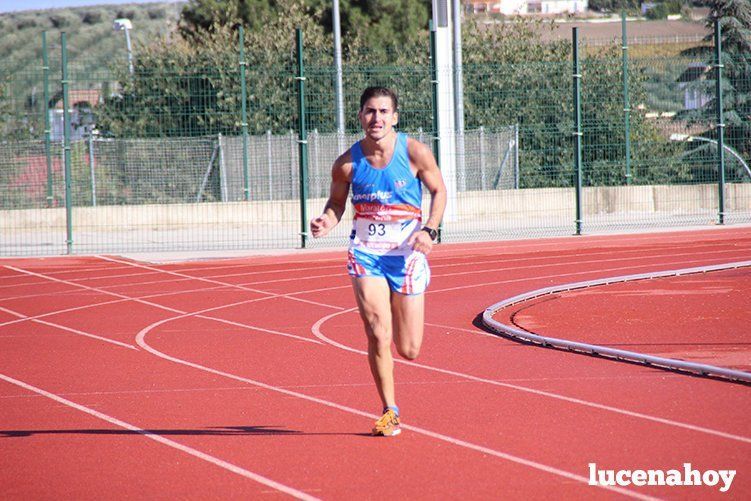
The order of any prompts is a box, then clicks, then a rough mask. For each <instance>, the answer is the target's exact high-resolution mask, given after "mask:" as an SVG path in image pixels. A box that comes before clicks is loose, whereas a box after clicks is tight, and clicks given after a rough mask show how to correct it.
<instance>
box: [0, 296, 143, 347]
mask: <svg viewBox="0 0 751 501" xmlns="http://www.w3.org/2000/svg"><path fill="white" fill-rule="evenodd" d="M0 311H4V312H5V313H9V314H11V315H14V316H17V317H20V320H28V321H30V322H35V323H38V324H42V325H47V326H49V327H54V328H57V329H62V330H65V331H68V332H72V333H73V334H76V335H78V336H85V337H90V338H92V339H97V340H99V341H104V342H105V343H110V344H114V345H117V346H122V347H124V348H129V349H131V350H136V351H138V348H136V347H135V346H133V345H132V344H127V343H121V342H120V341H115V340H114V339H108V338H106V337H102V336H97V335H96V334H91V333H88V332H83V331H79V330H77V329H73V328H71V327H65V326H64V325H58V324H53V323H52V322H47V321H45V320H40V319H38V318H30V317H27V316H26V315H24V314H23V313H18V312H17V311H13V310H9V309H8V308H3V307H0Z"/></svg>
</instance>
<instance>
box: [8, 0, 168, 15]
mask: <svg viewBox="0 0 751 501" xmlns="http://www.w3.org/2000/svg"><path fill="white" fill-rule="evenodd" d="M160 1H164V2H167V1H169V2H173V0H0V12H16V11H20V10H40V9H57V8H63V7H83V6H86V5H121V4H124V3H154V2H160Z"/></svg>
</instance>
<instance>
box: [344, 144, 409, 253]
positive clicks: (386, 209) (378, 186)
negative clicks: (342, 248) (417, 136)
mask: <svg viewBox="0 0 751 501" xmlns="http://www.w3.org/2000/svg"><path fill="white" fill-rule="evenodd" d="M350 154H351V155H352V187H351V193H352V196H351V200H352V206H353V207H354V210H355V216H354V221H353V228H352V235H351V236H350V246H351V247H356V248H359V249H361V250H363V251H366V252H370V253H373V254H401V255H404V254H409V253H410V252H412V249H411V247H410V246H408V245H407V244H406V241H407V239H408V238H409V236H410V235H411V234H412V233H414V232H415V231H418V230H419V229H420V222H421V221H422V209H421V206H422V184H421V183H420V180H419V179H418V178H417V177H415V175H414V174H413V173H412V169H411V168H410V165H409V153H408V151H407V136H406V135H405V134H402V133H397V137H396V144H395V146H394V154H393V156H392V157H391V160H390V161H389V163H388V165H386V167H383V168H376V167H373V166H372V165H370V162H368V160H367V159H366V158H365V155H364V154H363V151H362V147H361V146H360V142H359V141H358V142H357V143H355V144H354V145H352V148H350Z"/></svg>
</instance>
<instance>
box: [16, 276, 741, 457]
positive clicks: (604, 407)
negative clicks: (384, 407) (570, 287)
mask: <svg viewBox="0 0 751 501" xmlns="http://www.w3.org/2000/svg"><path fill="white" fill-rule="evenodd" d="M125 264H128V263H127V262H125ZM627 268H628V269H633V267H627ZM617 269H620V268H617ZM21 271H23V270H21ZM604 271H612V269H609V270H598V272H604ZM585 273H592V272H590V271H588V272H581V273H569V274H565V275H579V274H585ZM40 276H43V275H40ZM559 276H561V275H552V276H551V277H559ZM537 278H538V279H539V278H541V277H537ZM521 280H527V281H528V280H530V279H515V280H509V281H504V282H516V281H521ZM497 283H503V282H492V283H491V284H493V285H494V284H497ZM73 284H74V285H78V284H75V283H73ZM221 285H231V284H221ZM481 285H488V284H477V285H476V286H481ZM81 287H85V288H88V289H92V290H97V291H98V289H95V288H92V287H88V286H81ZM349 287H350V286H342V287H336V288H349ZM453 289H454V288H451V289H439V290H434V291H430V292H433V293H435V292H442V291H445V290H453ZM323 290H326V289H323ZM100 292H103V293H105V294H113V295H115V293H111V292H108V291H100ZM309 292H313V291H303V292H298V293H295V294H302V293H309ZM117 295H118V296H122V295H119V294H117ZM125 297H127V296H125ZM274 297H277V296H274ZM278 297H288V295H280V296H278ZM265 299H271V297H267V298H260V299H255V300H248V301H242V302H239V303H234V304H232V305H222V306H217V307H213V308H209V309H206V310H202V311H199V312H193V313H182V312H181V314H180V315H179V316H177V317H172V318H170V319H165V320H176V319H178V318H185V317H189V316H191V315H200V314H202V313H206V312H208V311H213V310H218V309H222V308H226V307H230V306H236V305H239V304H243V303H247V302H251V301H258V300H265ZM328 306H329V307H331V308H337V309H339V310H340V311H338V312H336V313H334V314H331V315H328V316H326V317H323V318H322V319H319V320H318V322H316V324H315V325H314V326H313V334H314V335H316V337H317V338H318V339H321V340H322V341H324V342H325V343H328V344H330V345H334V346H337V347H339V348H341V349H345V350H347V351H352V352H355V353H358V354H365V352H362V351H360V350H356V349H354V348H350V347H347V346H344V345H341V344H339V343H336V342H334V341H332V340H330V339H328V338H326V337H325V336H324V335H323V334H322V333H321V332H320V325H321V324H322V323H323V322H324V321H326V320H328V319H330V318H332V317H334V316H336V315H340V314H342V313H347V312H351V311H354V310H355V309H356V308H350V309H348V310H345V309H343V308H340V307H333V306H331V305H328ZM208 318H209V319H211V320H217V319H215V318H212V317H208ZM244 326H245V327H247V328H250V329H254V327H253V326H249V325H244ZM316 328H318V333H316ZM319 334H320V335H319ZM290 336H292V335H290ZM300 339H303V340H308V341H314V342H317V341H316V340H310V339H309V338H300ZM397 362H399V363H405V364H408V365H414V366H417V367H422V368H425V369H428V370H432V371H437V372H443V373H446V374H451V375H454V376H458V377H463V378H467V379H470V380H474V381H479V382H484V383H488V384H493V385H498V386H505V387H508V388H512V389H516V390H520V391H525V392H529V393H533V394H537V395H541V396H546V397H550V398H555V399H559V400H563V401H567V402H571V403H576V404H580V405H586V406H589V407H594V408H599V409H602V410H608V411H611V412H616V413H619V414H624V415H628V416H631V417H636V418H640V419H647V420H650V421H654V422H660V423H662V424H669V425H672V426H678V427H681V428H685V429H690V430H694V431H701V432H704V433H709V434H712V435H716V436H721V437H723V438H730V439H733V440H739V441H742V442H748V443H751V439H749V438H747V437H743V436H738V435H733V434H729V433H725V432H721V431H718V430H712V429H709V428H704V427H699V426H696V425H690V424H687V423H681V422H678V421H673V420H668V419H664V418H660V417H656V416H650V415H647V414H643V413H638V412H635V411H629V410H626V409H620V408H616V407H612V406H607V405H604V404H598V403H595V402H590V401H586V400H582V399H576V398H572V397H567V396H564V395H559V394H556V393H552V392H545V391H541V390H536V389H533V388H528V387H524V386H518V385H512V384H509V383H503V382H500V381H496V380H491V379H485V378H478V377H476V376H471V375H469V374H463V373H459V372H455V371H449V370H447V369H441V368H439V367H432V366H426V365H423V364H417V363H415V362H409V361H406V360H400V359H397Z"/></svg>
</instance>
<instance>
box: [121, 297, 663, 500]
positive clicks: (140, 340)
mask: <svg viewBox="0 0 751 501" xmlns="http://www.w3.org/2000/svg"><path fill="white" fill-rule="evenodd" d="M346 311H351V310H345V312H346ZM177 318H182V317H175V318H165V319H163V320H159V321H158V322H154V323H153V324H151V325H149V326H147V327H145V328H144V329H142V330H141V332H139V333H138V335H137V336H136V344H138V346H140V347H141V348H143V349H144V350H145V351H148V352H149V353H151V354H152V355H155V356H157V357H159V358H162V359H164V360H168V361H170V362H174V363H177V364H180V365H185V366H187V367H191V368H193V369H198V370H201V371H204V372H208V373H210V374H215V375H217V376H222V377H226V378H229V379H234V380H235V381H241V382H244V383H248V384H252V385H254V386H258V387H260V388H263V389H265V390H269V391H273V392H276V393H281V394H283V395H287V396H291V397H295V398H299V399H301V400H306V401H308V402H313V403H316V404H320V405H324V406H326V407H330V408H332V409H336V410H339V411H343V412H347V413H349V414H354V415H357V416H362V417H367V418H370V419H378V418H379V417H380V416H379V415H376V414H372V413H370V412H365V411H363V410H360V409H355V408H353V407H349V406H346V405H341V404H337V403H336V402H331V401H329V400H324V399H322V398H317V397H313V396H310V395H306V394H304V393H299V392H296V391H292V390H288V389H285V388H281V387H279V386H273V385H270V384H267V383H263V382H261V381H256V380H254V379H250V378H246V377H243V376H238V375H235V374H232V373H229V372H224V371H221V370H218V369H213V368H211V367H207V366H204V365H200V364H197V363H194V362H190V361H188V360H184V359H181V358H177V357H173V356H171V355H168V354H166V353H164V352H161V351H159V350H157V349H156V348H153V347H151V346H150V345H149V344H148V343H146V335H147V334H148V333H149V332H150V331H152V330H153V329H155V328H156V327H159V326H161V325H163V324H166V323H168V322H171V321H172V320H176V319H177ZM402 428H404V429H406V430H410V431H413V432H415V433H418V434H421V435H425V436H427V437H430V438H433V439H436V440H440V441H443V442H447V443H450V444H452V445H456V446H459V447H464V448H466V449H471V450H474V451H477V452H481V453H483V454H488V455H490V456H494V457H497V458H501V459H505V460H507V461H511V462H514V463H517V464H521V465H524V466H528V467H530V468H534V469H537V470H540V471H544V472H546V473H550V474H553V475H557V476H560V477H564V478H567V479H569V480H574V481H576V482H582V483H584V484H587V485H589V478H587V477H584V476H581V475H577V474H575V473H571V472H568V471H565V470H561V469H558V468H555V467H553V466H548V465H546V464H542V463H538V462H536V461H532V460H529V459H525V458H522V457H519V456H514V455H513V454H509V453H506V452H502V451H498V450H495V449H490V448H488V447H485V446H482V445H478V444H474V443H471V442H467V441H464V440H461V439H458V438H454V437H450V436H448V435H443V434H441V433H437V432H434V431H431V430H428V429H425V428H420V427H418V426H412V425H407V424H402ZM593 487H600V488H602V489H606V490H609V491H613V492H617V493H619V494H621V495H624V496H628V497H631V498H635V499H644V500H653V499H656V498H653V497H650V496H645V495H642V494H639V493H635V492H632V491H629V490H626V489H622V488H619V487H614V486H605V485H599V484H598V485H596V486H593Z"/></svg>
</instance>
